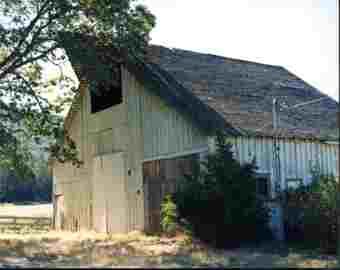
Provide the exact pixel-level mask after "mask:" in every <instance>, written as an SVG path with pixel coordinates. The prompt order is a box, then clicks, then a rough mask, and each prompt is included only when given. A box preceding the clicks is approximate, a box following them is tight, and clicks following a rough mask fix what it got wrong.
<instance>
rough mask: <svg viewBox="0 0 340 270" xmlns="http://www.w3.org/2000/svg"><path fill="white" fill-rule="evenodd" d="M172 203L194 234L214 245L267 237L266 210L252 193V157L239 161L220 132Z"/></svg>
mask: <svg viewBox="0 0 340 270" xmlns="http://www.w3.org/2000/svg"><path fill="white" fill-rule="evenodd" d="M200 165H201V166H200ZM175 203H176V204H177V207H178V212H179V216H180V217H181V218H184V219H185V220H186V221H187V222H188V223H189V224H191V225H192V228H193V233H194V235H196V236H198V237H199V238H201V239H202V240H205V241H207V242H210V243H212V244H214V245H215V246H217V247H226V246H228V245H229V246H234V245H239V244H240V243H241V242H242V241H252V240H256V241H260V240H261V239H265V238H266V237H268V238H270V237H271V233H270V230H269V227H268V222H269V217H270V213H269V212H270V210H269V208H268V207H267V206H266V204H265V202H264V198H260V197H259V195H257V193H256V164H255V160H254V161H253V162H252V163H245V164H240V163H239V162H238V161H237V159H235V157H234V154H233V151H232V145H231V144H230V143H228V142H227V138H226V137H225V136H224V135H223V134H217V136H216V151H215V152H213V153H209V154H208V155H207V157H206V160H205V161H202V162H200V163H199V164H196V165H195V166H194V170H193V173H192V174H191V175H187V176H186V177H185V181H183V182H182V183H181V185H180V188H179V190H178V191H177V192H176V193H175Z"/></svg>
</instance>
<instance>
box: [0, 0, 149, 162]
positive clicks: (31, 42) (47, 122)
mask: <svg viewBox="0 0 340 270" xmlns="http://www.w3.org/2000/svg"><path fill="white" fill-rule="evenodd" d="M154 26H155V17H154V16H153V15H152V14H151V13H150V11H148V9H147V8H146V7H144V6H141V5H137V4H136V1H135V0H114V1H112V0H58V1H55V0H16V1H13V0H2V1H0V160H1V161H0V162H1V163H2V166H8V165H9V164H11V166H19V167H20V166H21V167H23V166H24V165H19V164H24V163H25V161H26V160H25V154H23V153H21V152H20V151H18V149H19V148H20V147H18V145H19V144H20V141H21V140H20V139H19V137H20V136H21V138H22V137H23V136H26V137H39V136H47V137H51V138H53V139H54V143H55V144H54V145H53V146H51V152H52V155H53V156H55V157H56V158H57V159H58V160H59V161H61V162H65V161H67V160H73V161H74V162H75V163H76V164H78V165H79V164H80V161H79V160H78V158H77V151H76V145H75V144H74V142H73V141H72V139H71V138H70V137H69V136H68V134H66V132H65V131H64V130H63V125H62V121H61V120H60V118H58V117H55V115H58V114H60V113H61V112H62V111H63V110H64V109H65V106H67V105H69V104H70V102H71V100H72V97H73V96H74V95H75V94H76V93H77V91H76V89H75V87H74V82H73V81H72V79H71V78H70V77H68V76H66V75H65V74H64V72H63V64H64V63H65V61H66V60H67V59H66V57H65V53H64V51H63V46H64V44H62V42H61V38H60V34H61V33H63V32H65V31H66V32H70V33H78V34H86V35H89V36H93V37H95V38H96V39H97V40H100V42H104V43H105V44H111V45H112V46H115V47H116V48H118V49H119V48H125V49H127V50H128V51H129V53H131V54H136V55H138V56H141V57H142V56H143V51H144V50H143V48H145V46H146V45H147V43H148V41H149V33H150V31H151V29H152V28H153V27H154ZM69 42H72V40H71V41H69ZM46 63H50V64H53V65H56V66H58V67H59V68H60V76H58V78H57V79H52V80H49V81H48V80H45V79H44V78H43V77H42V70H43V67H44V65H46ZM56 85H58V86H60V87H63V88H64V89H67V91H66V92H67V93H68V94H66V96H64V97H60V98H59V99H58V100H57V101H58V102H56V103H52V102H50V100H49V99H48V98H47V97H46V89H47V88H48V87H49V86H56ZM23 127H24V128H23ZM18 134H21V135H20V136H19V135H18ZM0 165H1V164H0Z"/></svg>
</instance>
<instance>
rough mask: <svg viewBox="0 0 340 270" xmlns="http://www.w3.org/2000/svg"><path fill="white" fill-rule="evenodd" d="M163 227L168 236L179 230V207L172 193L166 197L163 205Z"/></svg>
mask: <svg viewBox="0 0 340 270" xmlns="http://www.w3.org/2000/svg"><path fill="white" fill-rule="evenodd" d="M161 228H162V231H163V232H165V233H166V234H167V235H168V236H173V235H175V233H176V230H177V207H176V204H175V203H174V202H173V200H172V198H171V195H167V196H165V198H164V202H163V203H162V205H161Z"/></svg>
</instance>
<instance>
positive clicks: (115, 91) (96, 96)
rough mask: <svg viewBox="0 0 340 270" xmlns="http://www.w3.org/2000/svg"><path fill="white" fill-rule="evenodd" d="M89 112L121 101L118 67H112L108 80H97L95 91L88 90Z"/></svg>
mask: <svg viewBox="0 0 340 270" xmlns="http://www.w3.org/2000/svg"><path fill="white" fill-rule="evenodd" d="M90 95H91V113H96V112H100V111H102V110H105V109H108V108H110V107H112V106H114V105H118V104H121V103H122V102H123V95H122V81H121V71H120V67H119V66H117V67H115V68H114V72H113V78H112V80H111V81H110V82H105V83H103V82H97V83H96V89H95V91H90Z"/></svg>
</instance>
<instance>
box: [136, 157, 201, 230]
mask: <svg viewBox="0 0 340 270" xmlns="http://www.w3.org/2000/svg"><path fill="white" fill-rule="evenodd" d="M197 158H198V156H197V155H189V156H185V157H180V158H175V159H162V160H154V161H148V162H144V163H143V185H144V196H145V199H144V209H145V212H144V214H145V227H146V228H145V229H146V231H147V232H151V233H157V232H159V231H160V230H161V226H160V222H161V204H162V202H163V200H164V197H165V196H166V195H167V194H172V193H174V192H175V190H176V188H177V184H178V180H179V179H180V177H182V176H183V175H184V174H191V172H192V168H193V160H195V159H197Z"/></svg>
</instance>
